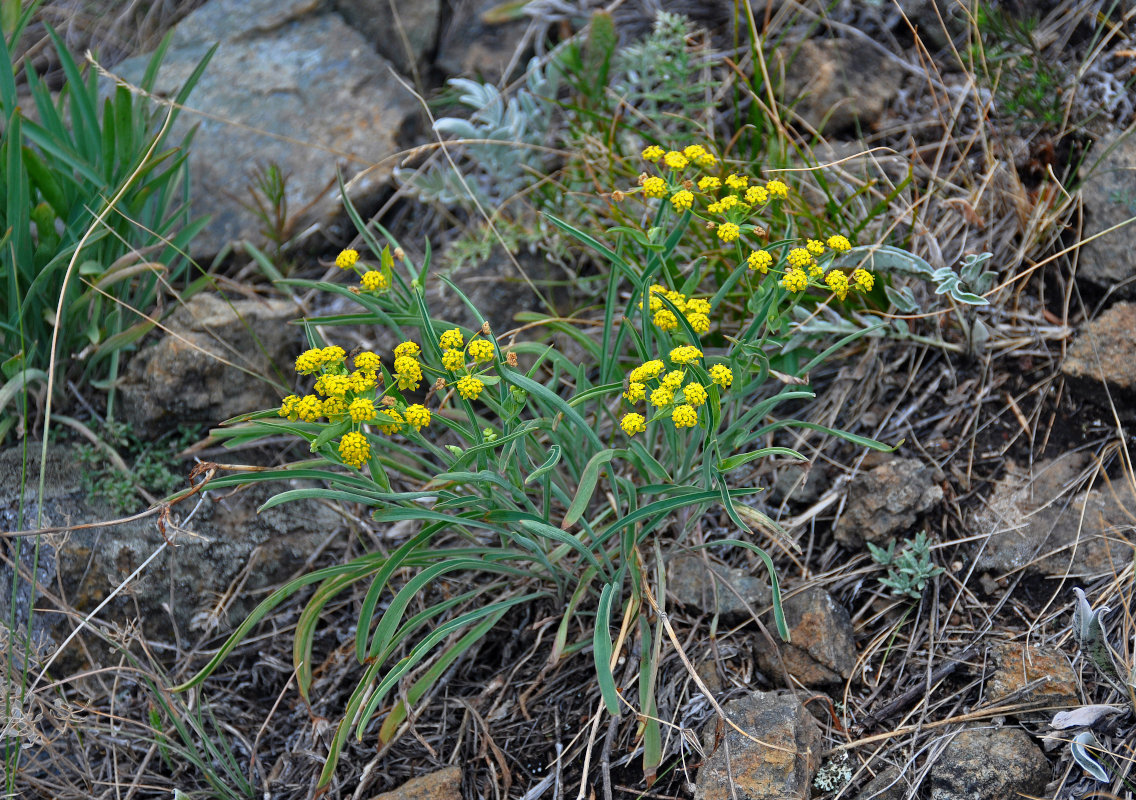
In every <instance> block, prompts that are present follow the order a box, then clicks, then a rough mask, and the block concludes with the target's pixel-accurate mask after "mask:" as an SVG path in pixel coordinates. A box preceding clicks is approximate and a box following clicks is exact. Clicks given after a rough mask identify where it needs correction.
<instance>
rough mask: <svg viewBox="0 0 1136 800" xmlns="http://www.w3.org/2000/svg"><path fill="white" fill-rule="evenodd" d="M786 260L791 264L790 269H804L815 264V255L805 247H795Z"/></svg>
mask: <svg viewBox="0 0 1136 800" xmlns="http://www.w3.org/2000/svg"><path fill="white" fill-rule="evenodd" d="M785 260H786V261H788V262H789V266H790V267H795V268H796V269H804V268H805V267H807V266H808V265H809V264H811V263H813V254H812V253H810V252H809V251H808V250H806V249H805V248H803V247H794V248H793V249H792V250H790V251H789V255H788V256H787V257H786V259H785Z"/></svg>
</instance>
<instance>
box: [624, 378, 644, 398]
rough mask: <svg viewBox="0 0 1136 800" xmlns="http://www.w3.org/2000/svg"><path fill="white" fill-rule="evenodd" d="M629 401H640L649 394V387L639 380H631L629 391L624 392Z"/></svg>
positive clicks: (628, 386)
mask: <svg viewBox="0 0 1136 800" xmlns="http://www.w3.org/2000/svg"><path fill="white" fill-rule="evenodd" d="M623 396H624V397H626V398H627V402H629V403H638V402H639V401H640V400H642V399H643V398H644V397H646V396H647V387H646V386H645V385H644V384H642V383H639V382H638V381H631V383H629V384H628V385H627V391H626V392H624V393H623Z"/></svg>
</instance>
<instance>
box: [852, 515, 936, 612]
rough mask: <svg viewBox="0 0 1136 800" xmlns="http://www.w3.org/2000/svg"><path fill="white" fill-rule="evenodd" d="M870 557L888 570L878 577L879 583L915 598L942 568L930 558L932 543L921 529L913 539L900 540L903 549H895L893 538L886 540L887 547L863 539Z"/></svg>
mask: <svg viewBox="0 0 1136 800" xmlns="http://www.w3.org/2000/svg"><path fill="white" fill-rule="evenodd" d="M865 544H867V546H868V552H869V553H871V555H872V560H873V561H875V562H876V563H877V564H879V565H880V566H881V567H885V568H886V569H887V575H886V576H885V577H883V578H880V585H882V586H884V587H886V588H888V589H891V592H892V594H894V595H897V596H907V597H910V598H912V599H914V600H918V599H919V598H921V597H922V596H923V590H924V589H926V588H927V584H928V583H929V582H930V581H931V579H932V578H934V577H935V576H937V575H941V574H942V573H943V568H942V567H940V566H938V565H937V564H935V563H934V562H933V561H932V560H931V546H930V542H929V541H928V539H927V532H926V531H920V532H919V533H917V534H915V538H913V539H909V540H907V541H905V542H904V543H903V549H902V550H900V551H899V552H898V553H896V552H895V540H894V539H892V540H891V541H890V542H888V546H887V547H886V548H883V547H879V546H877V545H874V544H872V543H871V542H865Z"/></svg>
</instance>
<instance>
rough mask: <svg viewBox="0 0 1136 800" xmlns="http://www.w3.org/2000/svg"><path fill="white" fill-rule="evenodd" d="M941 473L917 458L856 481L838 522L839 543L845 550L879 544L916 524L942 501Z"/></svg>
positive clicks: (897, 462)
mask: <svg viewBox="0 0 1136 800" xmlns="http://www.w3.org/2000/svg"><path fill="white" fill-rule="evenodd" d="M939 479H940V475H939V474H938V471H937V470H935V469H933V468H931V467H926V466H924V465H923V464H922V463H921V462H919V461H916V460H915V459H908V458H897V459H893V460H891V461H889V462H887V463H886V464H882V465H880V466H878V467H876V468H875V469H873V470H871V471H870V472H868V473H866V474H865V475H862V476H860V477H859V478H857V479H856V480H855V481H854V482H853V483H852V485H851V487H850V488H849V489H848V504H847V506H846V507H845V509H844V513H843V515H841V517H840V520H839V521H838V522H837V523H836V529H835V531H834V533H835V535H836V540H837V541H838V542H840V543H841V544H843V545H844V546H845V547H859V546H860V545H861V544H862V543H863V542H864V541H868V542H872V543H873V544H879V543H881V542H883V541H885V540H886V539H888V538H890V537H892V536H894V535H896V534H897V533H901V532H903V531H905V530H907V529H909V528H911V527H912V526H913V525H914V524H915V520H916V519H917V518H918V515H919V514H922V513H923V512H925V511H927V510H928V509H929V508H931V506H933V505H935V504H936V503H938V502H939V501H940V500H942V499H943V490H942V489H941V488H939V486H938V484H937V483H936V481H937V480H939Z"/></svg>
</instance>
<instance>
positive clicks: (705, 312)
mask: <svg viewBox="0 0 1136 800" xmlns="http://www.w3.org/2000/svg"><path fill="white" fill-rule="evenodd" d="M649 294H650V299H649V300H648V303H649V306H648V308H649V309H650V312H651V321H652V322H653V323H654V324H655V327H657V328H658V329H659V330H663V331H668V332H669V331H673V330H676V329H677V328H678V318H677V317H676V316H675V315H674V312H673V311H671V310H670V309H669V308H667V307H666V306H665V305H664V304H663V301H662V300H661V299H660V298H661V297H665V298H667V300H668V301H670V303H671V305H673V306H674V307H675V308H677V309H678V310H679V312H680V313H681V314H682V315H683V316H684V317H686V321H687V323H688V324H689V325H690V327H691V328H692V329H693V330H694V332H695V333H697V334H698V335H699V336H701V335H702V334H704V333H709V331H710V301H709V300H702V299H700V298H690V297H688V296H687V295H685V294H683V293H682V292H676V291H672V290H670V289H668V288H667V287H665V286H663V285H661V284H658V283H656V284H654V285H653V286H651V290H650V293H649ZM639 308H640V310H641V309H642V308H643V304H642V303H639Z"/></svg>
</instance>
